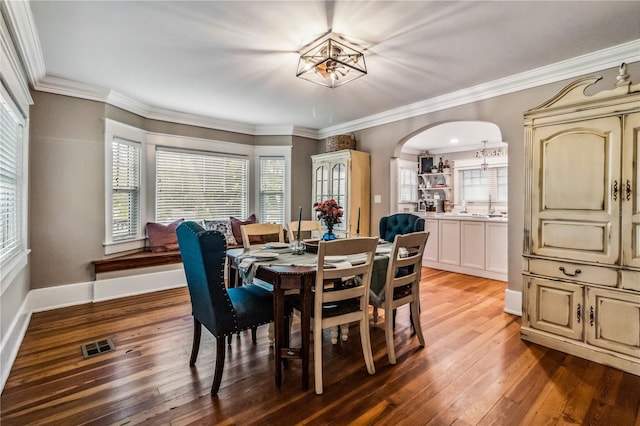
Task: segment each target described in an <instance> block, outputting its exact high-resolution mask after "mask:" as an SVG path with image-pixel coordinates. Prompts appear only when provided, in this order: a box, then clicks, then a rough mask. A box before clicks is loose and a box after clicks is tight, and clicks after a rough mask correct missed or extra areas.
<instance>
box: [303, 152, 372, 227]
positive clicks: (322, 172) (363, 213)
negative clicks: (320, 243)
mask: <svg viewBox="0 0 640 426" xmlns="http://www.w3.org/2000/svg"><path fill="white" fill-rule="evenodd" d="M311 160H312V168H313V177H312V179H313V183H312V191H313V194H312V199H313V202H314V203H315V202H322V201H325V200H328V199H330V198H333V199H335V200H336V201H337V202H338V204H339V205H340V206H342V207H343V210H344V216H343V217H342V223H340V224H338V225H336V226H335V227H334V232H335V233H336V234H338V235H339V236H342V237H350V236H355V235H356V231H357V230H358V227H359V231H360V235H362V236H367V235H369V214H370V212H369V210H370V207H369V206H370V197H371V190H370V182H371V174H370V166H369V163H370V159H369V154H368V153H366V152H361V151H355V150H349V149H347V150H342V151H335V152H328V153H326V154H318V155H313V156H311ZM358 212H359V213H360V214H359V215H358ZM312 216H313V218H314V219H315V218H316V213H315V211H313V214H312ZM358 220H359V222H358Z"/></svg>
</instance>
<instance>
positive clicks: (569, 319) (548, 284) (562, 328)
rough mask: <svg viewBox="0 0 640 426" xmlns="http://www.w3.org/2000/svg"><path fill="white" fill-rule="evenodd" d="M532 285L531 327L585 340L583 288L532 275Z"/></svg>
mask: <svg viewBox="0 0 640 426" xmlns="http://www.w3.org/2000/svg"><path fill="white" fill-rule="evenodd" d="M529 286H530V288H529V290H528V291H529V292H530V296H529V299H528V301H529V306H528V311H527V313H528V315H529V321H530V325H531V327H533V328H536V329H538V330H543V331H547V332H550V333H553V334H557V335H560V336H565V337H569V338H571V339H577V340H582V338H583V329H584V328H583V326H582V323H583V319H582V315H583V313H582V309H583V287H582V286H580V285H577V284H570V283H564V282H560V281H551V280H544V279H539V278H531V279H530V282H529ZM531 296H533V297H531Z"/></svg>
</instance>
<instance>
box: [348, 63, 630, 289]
mask: <svg viewBox="0 0 640 426" xmlns="http://www.w3.org/2000/svg"><path fill="white" fill-rule="evenodd" d="M632 67H633V68H634V69H635V70H636V71H633V70H631V71H630V73H631V75H638V74H637V70H638V68H640V63H636V64H632V65H630V69H631V68H632ZM617 71H618V68H617V67H615V68H610V69H607V70H605V71H603V72H600V73H591V74H589V75H590V76H592V75H595V74H597V75H602V76H603V77H604V78H603V80H602V81H601V82H599V83H598V85H599V90H603V89H610V88H611V86H612V82H615V77H616V75H617ZM576 79H577V78H571V79H569V80H563V81H561V82H556V83H551V84H546V85H543V86H539V87H536V88H531V89H526V90H522V91H519V92H514V93H509V94H506V95H501V96H496V97H493V98H489V99H485V100H482V101H477V102H473V103H470V104H466V105H461V106H458V107H454V108H448V109H443V110H440V111H434V112H430V113H427V114H424V115H421V116H418V117H413V118H410V119H405V120H400V121H397V122H393V123H389V124H384V125H380V126H375V127H371V128H368V129H363V130H359V131H357V132H355V133H356V137H357V140H358V149H359V150H361V151H366V152H369V153H370V154H371V229H370V233H371V235H377V233H378V223H379V221H380V218H381V217H382V216H386V215H388V214H389V213H390V186H391V184H390V177H391V170H390V160H391V159H392V158H394V157H396V156H398V155H399V153H400V152H401V150H402V144H403V142H404V141H406V140H407V138H408V137H410V136H412V135H414V134H415V133H416V132H419V131H421V130H422V129H424V128H426V127H427V126H430V125H433V124H439V123H443V122H448V121H460V120H470V121H475V120H478V121H488V122H492V123H495V124H496V125H497V126H498V127H499V128H500V131H501V132H502V139H503V141H505V142H507V143H508V145H509V209H508V210H509V283H508V289H509V290H512V291H514V292H521V291H522V276H521V271H522V244H523V229H524V170H523V169H524V167H523V166H524V121H523V114H524V112H525V111H527V110H529V109H531V108H534V107H535V106H537V105H539V104H541V103H542V102H544V101H546V100H547V99H549V98H550V97H552V96H553V95H555V94H556V93H557V92H558V91H560V90H561V89H562V88H564V87H565V86H566V85H567V84H569V83H570V82H572V81H575V80H576ZM603 83H606V84H603ZM376 195H379V196H380V199H381V202H380V203H375V202H374V200H375V196H376Z"/></svg>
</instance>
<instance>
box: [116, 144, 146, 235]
mask: <svg viewBox="0 0 640 426" xmlns="http://www.w3.org/2000/svg"><path fill="white" fill-rule="evenodd" d="M141 149H142V148H141V145H140V144H139V143H137V142H131V141H127V140H124V139H119V138H114V139H113V143H112V151H111V155H112V173H111V179H112V191H113V194H112V214H111V220H112V223H111V235H112V239H113V241H121V240H127V239H132V238H135V237H137V236H138V234H139V229H140V158H141Z"/></svg>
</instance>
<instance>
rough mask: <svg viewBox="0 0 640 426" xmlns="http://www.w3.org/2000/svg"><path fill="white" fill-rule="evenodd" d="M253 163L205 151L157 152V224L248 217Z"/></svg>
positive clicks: (161, 149) (242, 158)
mask: <svg viewBox="0 0 640 426" xmlns="http://www.w3.org/2000/svg"><path fill="white" fill-rule="evenodd" d="M248 168H249V160H248V159H247V158H246V157H241V156H228V155H224V154H219V153H209V152H202V151H179V150H173V149H170V148H166V147H158V148H157V150H156V221H158V222H161V223H170V222H173V221H175V220H177V219H185V220H204V219H228V218H229V217H230V216H235V217H241V218H244V217H246V216H247V215H248V214H247V212H248V209H249V208H248V185H247V182H248Z"/></svg>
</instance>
